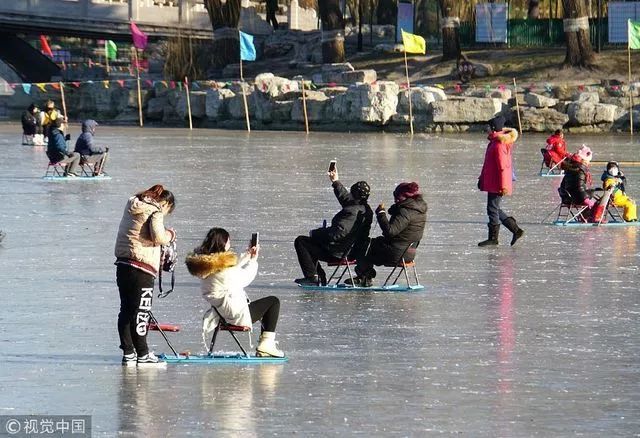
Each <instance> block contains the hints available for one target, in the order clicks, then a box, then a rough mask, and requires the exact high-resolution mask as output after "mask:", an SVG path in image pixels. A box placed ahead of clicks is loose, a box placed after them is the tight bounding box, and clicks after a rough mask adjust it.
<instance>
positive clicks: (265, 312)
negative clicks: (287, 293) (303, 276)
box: [249, 296, 280, 332]
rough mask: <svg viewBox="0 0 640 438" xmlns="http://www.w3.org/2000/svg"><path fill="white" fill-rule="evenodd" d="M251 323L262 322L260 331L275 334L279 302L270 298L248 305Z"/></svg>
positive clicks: (275, 298) (276, 298)
mask: <svg viewBox="0 0 640 438" xmlns="http://www.w3.org/2000/svg"><path fill="white" fill-rule="evenodd" d="M249 313H251V322H256V321H258V320H262V331H265V332H275V331H276V325H277V324H278V315H279V314H280V300H279V299H278V297H274V296H270V297H264V298H260V299H259V300H255V301H251V302H250V303H249Z"/></svg>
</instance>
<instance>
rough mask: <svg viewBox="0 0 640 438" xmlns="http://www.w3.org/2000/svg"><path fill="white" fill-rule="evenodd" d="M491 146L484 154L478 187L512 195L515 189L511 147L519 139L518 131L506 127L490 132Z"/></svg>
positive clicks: (485, 190) (486, 190)
mask: <svg viewBox="0 0 640 438" xmlns="http://www.w3.org/2000/svg"><path fill="white" fill-rule="evenodd" d="M487 138H488V139H489V146H487V151H486V152H485V154H484V164H483V166H482V172H480V177H479V178H478V188H479V189H480V190H482V191H483V192H489V193H500V192H501V191H502V190H504V194H506V195H510V194H511V192H512V191H513V169H512V167H511V149H512V147H513V144H514V143H515V141H516V140H517V139H518V131H516V130H515V129H512V128H504V129H503V130H502V131H498V132H492V133H490V134H489V137H487Z"/></svg>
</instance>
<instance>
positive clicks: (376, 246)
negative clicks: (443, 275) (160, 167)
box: [345, 182, 427, 287]
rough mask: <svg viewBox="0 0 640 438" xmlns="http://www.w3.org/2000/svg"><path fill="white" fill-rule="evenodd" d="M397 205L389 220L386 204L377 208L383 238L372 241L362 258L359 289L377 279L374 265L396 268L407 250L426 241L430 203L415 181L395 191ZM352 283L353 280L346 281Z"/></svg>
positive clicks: (407, 257) (408, 259)
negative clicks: (424, 236)
mask: <svg viewBox="0 0 640 438" xmlns="http://www.w3.org/2000/svg"><path fill="white" fill-rule="evenodd" d="M393 199H394V201H395V204H394V205H392V206H391V208H389V214H390V215H391V218H387V213H386V212H385V209H384V204H380V205H379V206H378V208H376V218H377V219H378V223H379V224H380V230H382V236H379V237H376V238H375V239H371V243H370V245H369V249H368V250H367V252H366V255H363V256H361V257H359V258H358V260H357V262H358V264H357V265H356V274H358V275H357V277H355V278H354V279H353V283H354V285H355V286H362V287H370V286H372V279H373V278H375V276H376V270H375V269H374V266H380V265H394V264H395V263H396V262H397V261H398V260H399V259H400V257H402V254H403V252H404V251H405V250H406V249H407V247H408V246H409V245H410V244H411V243H413V242H418V241H419V240H421V239H422V235H423V233H424V227H425V225H426V223H427V203H426V202H425V201H424V199H423V198H422V194H421V193H420V187H419V186H418V184H417V183H415V182H404V183H401V184H399V185H398V187H396V189H395V190H394V191H393ZM414 257H415V251H407V252H406V253H405V254H404V259H405V262H411V261H413V259H414ZM345 283H346V284H351V279H347V280H346V281H345Z"/></svg>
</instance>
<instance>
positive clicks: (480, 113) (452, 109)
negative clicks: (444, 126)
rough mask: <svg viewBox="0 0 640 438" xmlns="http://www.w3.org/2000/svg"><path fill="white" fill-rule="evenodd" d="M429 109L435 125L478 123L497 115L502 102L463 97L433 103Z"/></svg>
mask: <svg viewBox="0 0 640 438" xmlns="http://www.w3.org/2000/svg"><path fill="white" fill-rule="evenodd" d="M431 108H432V109H433V121H434V122H436V123H479V122H487V121H489V120H491V119H492V118H493V117H494V116H495V115H496V114H498V113H499V112H500V111H501V110H502V102H501V101H500V99H494V98H482V97H463V98H452V99H449V100H439V101H436V102H433V103H432V104H431Z"/></svg>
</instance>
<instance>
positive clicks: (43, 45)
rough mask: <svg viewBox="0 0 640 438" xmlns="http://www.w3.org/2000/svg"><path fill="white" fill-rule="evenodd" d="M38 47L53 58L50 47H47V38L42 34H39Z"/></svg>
mask: <svg viewBox="0 0 640 438" xmlns="http://www.w3.org/2000/svg"><path fill="white" fill-rule="evenodd" d="M40 47H41V48H42V53H44V54H45V55H47V56H49V57H51V58H53V52H52V51H51V47H49V43H48V42H47V38H46V37H45V36H44V35H40Z"/></svg>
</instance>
